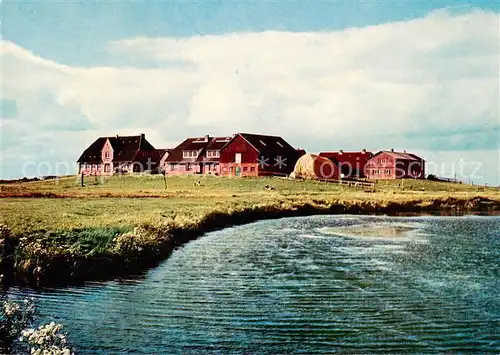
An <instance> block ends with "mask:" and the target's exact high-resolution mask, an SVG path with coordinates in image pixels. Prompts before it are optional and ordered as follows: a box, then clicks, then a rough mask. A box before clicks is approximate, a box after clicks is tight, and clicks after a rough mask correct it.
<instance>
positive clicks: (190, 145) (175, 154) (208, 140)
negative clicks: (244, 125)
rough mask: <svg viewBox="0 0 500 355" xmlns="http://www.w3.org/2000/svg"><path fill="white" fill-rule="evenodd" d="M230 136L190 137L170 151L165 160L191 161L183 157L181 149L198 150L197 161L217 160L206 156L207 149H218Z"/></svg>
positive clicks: (171, 161) (175, 161)
mask: <svg viewBox="0 0 500 355" xmlns="http://www.w3.org/2000/svg"><path fill="white" fill-rule="evenodd" d="M230 139H231V137H191V138H187V139H186V140H185V141H184V142H182V143H181V144H179V145H178V146H177V147H175V148H174V149H172V150H171V151H170V154H169V156H168V157H167V159H166V161H167V162H170V163H179V162H183V161H187V162H193V160H192V159H191V160H189V159H184V157H183V154H182V152H183V151H199V155H198V157H197V159H196V160H194V161H197V162H202V161H219V158H206V157H205V152H206V151H207V150H220V148H222V147H223V146H224V145H226V143H227V142H229V140H230Z"/></svg>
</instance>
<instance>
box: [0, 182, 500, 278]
mask: <svg viewBox="0 0 500 355" xmlns="http://www.w3.org/2000/svg"><path fill="white" fill-rule="evenodd" d="M197 181H199V182H200V184H199V186H198V185H195V182H197ZM166 182H167V184H166V188H165V181H164V179H163V177H162V176H158V175H149V176H148V175H146V176H116V177H108V178H102V179H101V178H98V179H95V178H94V177H87V178H86V179H85V181H84V185H85V186H84V187H82V186H80V181H79V179H78V178H77V177H66V178H61V179H58V180H46V181H36V182H26V183H9V184H0V224H5V225H7V226H8V227H9V228H10V229H11V230H12V232H13V233H14V235H16V236H20V237H21V238H20V239H19V241H20V242H19V243H18V244H17V246H16V247H15V253H14V254H15V255H14V258H12V259H13V260H14V267H13V269H14V270H15V271H14V272H17V273H20V274H22V275H24V276H26V277H32V275H35V274H36V275H37V276H36V277H37V278H40V277H44V278H45V282H47V283H50V282H62V283H65V282H72V280H87V279H96V278H99V279H102V278H111V277H114V276H116V275H118V274H120V275H121V274H123V273H127V272H129V271H131V272H136V271H138V270H143V269H144V268H145V267H149V266H152V265H153V264H152V262H154V261H159V260H161V259H162V258H164V257H166V256H167V255H168V253H169V252H171V251H172V250H173V248H174V247H175V245H179V244H182V242H185V241H187V240H190V239H192V238H194V237H195V236H197V235H200V234H202V233H204V232H206V231H209V230H213V229H214V228H219V227H223V226H227V225H231V224H240V223H246V222H249V221H252V220H256V219H262V218H275V217H280V216H288V215H290V216H292V215H304V214H311V213H345V212H347V213H374V212H394V211H398V210H399V209H401V210H411V211H419V210H420V209H421V210H433V209H442V208H452V209H453V208H456V209H463V208H472V209H478V208H480V209H484V208H486V209H490V207H493V208H494V209H498V206H500V191H499V189H498V188H478V187H476V186H468V185H462V184H450V183H439V182H431V181H421V180H404V181H398V180H395V181H380V182H377V183H376V185H375V187H374V188H366V187H364V188H363V187H347V186H343V185H342V186H341V185H339V184H334V183H324V182H314V181H297V180H288V179H283V178H227V177H214V176H178V177H168V178H167V179H166ZM471 201H472V202H471ZM478 201H479V202H478ZM485 206H486V207H485ZM0 244H1V243H0ZM24 276H23V277H24ZM37 280H38V279H37ZM47 280H48V281H47ZM63 280H64V281H63ZM37 282H39V280H38V281H37Z"/></svg>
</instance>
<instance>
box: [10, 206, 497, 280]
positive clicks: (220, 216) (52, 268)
mask: <svg viewBox="0 0 500 355" xmlns="http://www.w3.org/2000/svg"><path fill="white" fill-rule="evenodd" d="M436 211H470V212H474V211H478V212H487V211H500V200H490V199H487V198H481V197H474V198H469V199H467V198H453V197H447V198H444V199H443V198H441V199H434V200H411V201H405V202H391V201H346V200H332V201H327V200H314V201H307V202H283V201H282V202H277V203H272V204H269V203H267V204H255V205H253V206H250V207H227V208H221V207H219V208H215V209H213V210H211V211H209V212H207V213H204V214H200V215H198V216H186V215H173V216H171V217H163V218H158V217H156V218H152V219H150V220H148V221H144V222H143V223H141V224H140V225H138V226H136V227H135V228H134V227H104V228H103V227H99V228H79V229H72V230H59V231H38V232H33V233H29V234H27V235H19V236H17V237H15V238H14V239H15V240H16V242H15V244H16V245H15V248H14V255H13V265H12V273H13V279H14V281H15V282H16V283H21V284H24V283H25V284H31V285H66V284H74V283H81V282H84V281H92V280H108V279H112V278H116V277H121V276H129V275H133V274H137V273H141V272H143V271H145V270H147V269H148V268H149V267H153V266H155V265H157V264H158V263H159V262H161V261H162V260H164V259H165V258H167V257H168V255H170V253H172V251H173V250H175V248H176V247H179V246H181V245H183V244H185V243H186V242H189V241H190V240H193V239H196V238H197V237H199V236H201V235H202V234H204V233H207V232H210V231H214V230H218V229H221V228H225V227H230V226H235V225H241V224H246V223H251V222H254V221H258V220H265V219H273V218H282V217H294V216H308V215H318V214H391V213H397V212H416V213H419V212H436ZM2 272H3V273H5V270H2Z"/></svg>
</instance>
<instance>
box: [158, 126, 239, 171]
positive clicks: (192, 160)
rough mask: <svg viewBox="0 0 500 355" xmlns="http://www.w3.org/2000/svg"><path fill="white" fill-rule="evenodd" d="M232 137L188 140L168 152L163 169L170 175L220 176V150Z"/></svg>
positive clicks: (207, 136)
mask: <svg viewBox="0 0 500 355" xmlns="http://www.w3.org/2000/svg"><path fill="white" fill-rule="evenodd" d="M230 140H231V137H210V136H209V135H206V136H205V137H195V138H187V139H186V140H185V141H184V142H182V143H181V144H179V145H178V146H177V147H175V148H174V149H171V150H169V151H168V154H167V156H166V157H165V158H164V162H163V163H162V168H163V169H164V171H165V172H166V173H167V174H170V175H183V174H213V175H219V174H220V164H219V160H220V150H221V148H222V147H223V146H225V145H226V144H227V143H228V142H229V141H230Z"/></svg>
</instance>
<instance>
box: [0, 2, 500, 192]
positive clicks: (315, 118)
mask: <svg viewBox="0 0 500 355" xmlns="http://www.w3.org/2000/svg"><path fill="white" fill-rule="evenodd" d="M0 9H1V17H2V19H1V20H2V21H1V25H2V28H1V30H2V40H1V41H2V42H1V48H0V55H1V75H2V76H1V80H0V83H1V98H0V114H1V142H0V143H1V151H0V153H1V156H0V161H1V165H0V178H2V179H6V178H18V177H22V176H29V177H32V176H38V175H57V174H63V173H74V172H75V171H76V168H75V167H76V163H75V161H76V160H77V159H78V157H79V155H80V154H81V152H82V151H83V150H84V149H85V148H86V147H87V146H88V145H89V144H90V143H92V142H93V141H94V140H95V139H96V138H97V137H98V136H113V135H116V134H120V135H132V134H139V133H145V134H146V138H147V139H148V140H149V141H150V142H151V143H152V144H153V145H154V146H155V147H156V148H167V147H173V146H175V145H177V144H178V143H180V142H181V141H182V140H183V139H184V138H186V137H188V136H202V135H205V134H210V135H230V134H233V133H236V132H254V133H262V134H274V135H281V136H283V137H284V138H285V139H286V140H287V141H289V142H290V143H291V144H292V145H294V146H296V147H300V148H305V149H306V150H307V151H309V152H319V151H332V150H338V149H344V150H361V149H363V148H365V149H368V150H371V151H373V152H377V151H379V150H383V149H391V148H394V149H396V150H398V149H399V150H402V149H406V150H409V151H412V152H415V153H416V154H420V155H422V156H423V157H424V158H426V160H427V163H428V173H435V174H437V175H439V176H455V175H456V176H457V177H459V178H461V179H462V180H464V181H466V182H468V181H473V182H474V183H481V184H483V183H488V184H490V185H500V89H499V60H500V47H499V46H500V34H499V33H500V32H499V30H500V25H499V20H500V17H499V12H500V5H499V2H497V1H459V0H453V1H445V0H443V1H430V0H429V1H423V0H419V1H411V0H405V1H381V0H380V1H368V0H365V1H354V0H353V1H328V0H324V1H313V0H310V1H306V0H304V1H259V0H252V1H249V0H247V1H222V0H219V1H217V0H214V1H151V2H146V1H135V2H125V1H94V2H80V1H12V0H3V1H2V2H1V5H0Z"/></svg>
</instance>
